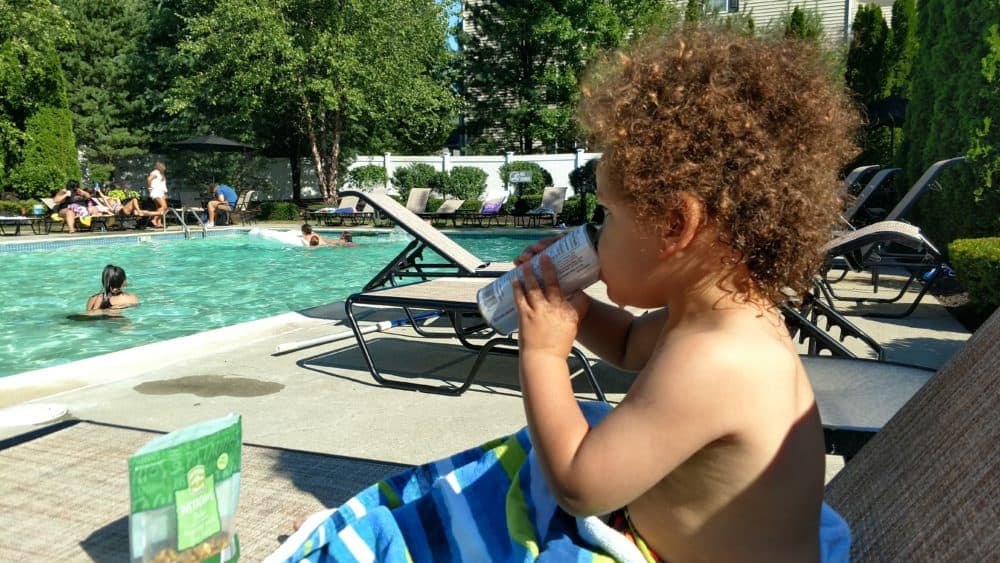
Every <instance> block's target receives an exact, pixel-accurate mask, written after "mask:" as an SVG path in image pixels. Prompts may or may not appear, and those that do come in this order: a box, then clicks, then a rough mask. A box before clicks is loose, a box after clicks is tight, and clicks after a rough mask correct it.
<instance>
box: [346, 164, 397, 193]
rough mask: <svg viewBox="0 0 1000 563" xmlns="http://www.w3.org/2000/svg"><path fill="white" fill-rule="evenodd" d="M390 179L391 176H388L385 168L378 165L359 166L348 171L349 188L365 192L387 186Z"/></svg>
mask: <svg viewBox="0 0 1000 563" xmlns="http://www.w3.org/2000/svg"><path fill="white" fill-rule="evenodd" d="M388 179H389V175H388V174H386V171H385V168H384V167H382V166H379V165H377V164H369V165H367V166H359V167H357V168H352V169H350V170H348V171H347V185H348V187H350V188H352V189H355V190H360V191H363V192H367V191H371V190H372V189H374V188H379V187H382V186H385V182H386V180H388Z"/></svg>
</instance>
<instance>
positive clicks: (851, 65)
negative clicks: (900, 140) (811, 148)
mask: <svg viewBox="0 0 1000 563" xmlns="http://www.w3.org/2000/svg"><path fill="white" fill-rule="evenodd" d="M891 46H892V43H891V38H890V32H889V26H888V24H886V22H885V19H884V18H883V17H882V9H881V8H879V7H878V6H876V5H875V4H866V5H863V6H861V7H860V8H858V11H857V13H856V14H855V16H854V24H853V25H852V26H851V44H850V47H849V48H848V51H847V70H846V72H845V76H846V81H847V86H848V87H849V88H850V89H851V90H852V91H853V92H854V99H855V100H856V101H857V102H858V103H859V104H860V105H862V106H867V105H869V104H872V103H873V102H877V101H879V100H882V99H883V98H885V96H886V94H888V90H889V88H888V68H889V66H890V64H891V61H890V53H891ZM893 139H894V135H893V133H892V129H891V128H888V129H887V128H883V127H879V128H873V129H865V130H864V131H863V132H862V135H861V139H860V144H861V154H860V155H858V157H857V158H855V159H854V161H852V162H851V163H850V164H848V166H847V168H848V169H850V168H854V167H855V166H860V165H863V164H883V163H887V162H890V161H891V159H892V152H893V146H892V144H893Z"/></svg>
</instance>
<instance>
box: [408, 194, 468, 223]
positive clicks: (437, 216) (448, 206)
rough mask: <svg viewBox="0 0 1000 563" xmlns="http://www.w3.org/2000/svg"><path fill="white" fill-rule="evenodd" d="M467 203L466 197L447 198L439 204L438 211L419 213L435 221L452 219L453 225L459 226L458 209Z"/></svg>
mask: <svg viewBox="0 0 1000 563" xmlns="http://www.w3.org/2000/svg"><path fill="white" fill-rule="evenodd" d="M464 203H465V200H464V199H446V200H444V202H442V203H441V205H440V206H438V208H437V210H436V211H433V212H430V213H417V215H418V216H419V217H420V218H421V219H428V220H430V221H431V222H432V223H433V222H434V221H449V220H450V221H451V225H452V226H453V227H457V226H458V222H457V219H458V213H457V212H458V210H459V209H460V208H461V207H462V204H464Z"/></svg>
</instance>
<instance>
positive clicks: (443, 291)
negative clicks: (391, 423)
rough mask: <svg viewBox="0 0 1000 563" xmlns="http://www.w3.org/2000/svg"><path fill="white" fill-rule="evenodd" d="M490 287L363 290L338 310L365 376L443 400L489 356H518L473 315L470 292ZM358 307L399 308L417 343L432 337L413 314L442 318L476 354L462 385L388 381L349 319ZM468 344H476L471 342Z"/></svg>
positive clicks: (510, 340) (442, 284) (462, 282)
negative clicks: (344, 316)
mask: <svg viewBox="0 0 1000 563" xmlns="http://www.w3.org/2000/svg"><path fill="white" fill-rule="evenodd" d="M490 281H491V280H490V279H483V278H478V279H477V278H470V277H464V278H451V279H445V278H439V279H433V280H429V281H424V282H419V283H414V284H409V285H403V286H398V287H388V288H382V289H377V290H374V291H367V290H366V291H362V292H359V293H355V294H354V295H351V296H350V297H348V298H347V299H346V300H345V301H344V310H345V312H346V314H347V320H348V324H350V326H351V330H352V331H353V332H354V336H355V338H356V339H357V342H358V347H359V348H360V349H361V355H362V356H363V357H364V359H365V363H366V364H367V365H368V371H369V372H370V373H371V375H372V378H374V379H375V381H377V382H378V383H380V384H382V385H385V386H388V387H395V388H399V389H410V390H416V391H425V392H429V393H439V394H444V395H461V394H462V393H464V392H465V390H466V389H468V388H469V386H470V385H472V382H473V381H474V380H475V378H476V375H477V374H478V373H479V370H480V368H481V367H482V365H483V362H484V361H485V360H486V357H487V356H488V355H489V354H508V355H516V354H517V353H518V351H517V340H516V339H515V338H514V337H513V335H511V336H498V335H496V333H494V332H493V331H492V330H491V329H490V328H489V326H487V325H486V324H485V323H484V322H483V319H482V317H481V316H480V315H479V306H478V304H477V302H476V292H477V291H478V290H479V288H481V287H483V286H484V285H486V284H487V283H489V282H490ZM358 305H361V306H375V307H399V308H402V309H403V312H404V313H405V314H406V317H407V319H408V320H409V324H410V326H411V327H412V328H413V329H414V330H415V331H416V332H417V333H418V334H419V335H420V336H422V337H430V336H432V334H431V333H430V332H428V331H426V330H425V329H423V328H421V327H420V326H419V324H418V323H417V321H416V319H415V316H414V313H413V311H414V310H425V311H438V312H440V313H441V314H442V315H444V316H446V317H447V318H448V320H449V322H450V323H451V327H452V329H453V330H454V335H455V336H457V337H458V339H459V341H460V342H461V343H462V345H463V346H465V347H466V348H468V349H470V350H474V351H476V352H477V356H476V361H475V363H474V364H473V366H472V368H471V369H470V370H469V372H468V374H466V376H465V379H463V380H462V381H461V383H460V384H459V385H457V386H456V385H447V384H446V385H432V384H425V383H414V382H410V381H405V380H402V379H399V378H388V377H386V376H384V375H383V374H382V373H381V371H380V370H379V369H378V368H377V367H376V366H375V360H374V358H373V357H372V353H371V350H370V349H369V347H368V342H367V341H366V340H365V331H364V327H362V326H361V324H360V323H359V322H358V319H357V315H356V313H355V307H356V306H358ZM448 336H451V333H448ZM474 338H475V339H476V340H473V339H474ZM483 338H486V340H485V341H484V340H482V339H483ZM570 354H571V356H573V357H575V358H576V359H577V360H579V362H580V363H581V366H582V370H583V373H584V374H585V375H586V377H587V380H588V382H589V383H590V386H591V387H592V389H593V391H594V393H595V395H596V396H597V398H598V399H599V400H601V401H605V400H606V399H605V396H604V392H603V391H601V388H600V386H599V385H598V383H597V378H596V376H595V375H594V372H593V370H592V368H591V366H590V361H589V360H588V359H587V357H586V356H584V355H583V353H582V352H581V351H580V350H579V349H577V348H576V347H573V349H572V350H571V352H570Z"/></svg>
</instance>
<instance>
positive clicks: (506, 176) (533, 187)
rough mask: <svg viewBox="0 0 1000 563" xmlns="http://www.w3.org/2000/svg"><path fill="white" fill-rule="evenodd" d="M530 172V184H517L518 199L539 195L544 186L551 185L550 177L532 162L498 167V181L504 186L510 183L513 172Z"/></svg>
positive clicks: (510, 163)
mask: <svg viewBox="0 0 1000 563" xmlns="http://www.w3.org/2000/svg"><path fill="white" fill-rule="evenodd" d="M515 170H516V171H527V172H531V182H530V183H527V184H517V195H518V197H523V196H530V195H541V193H542V189H543V188H544V187H545V186H551V185H552V175H551V174H549V173H548V171H547V170H545V169H544V168H542V167H541V166H539V165H538V164H535V163H534V162H523V161H517V162H508V163H507V164H504V165H503V166H501V167H500V179H501V180H503V182H504V183H505V184H507V183H509V181H510V173H511V172H514V171H515Z"/></svg>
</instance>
